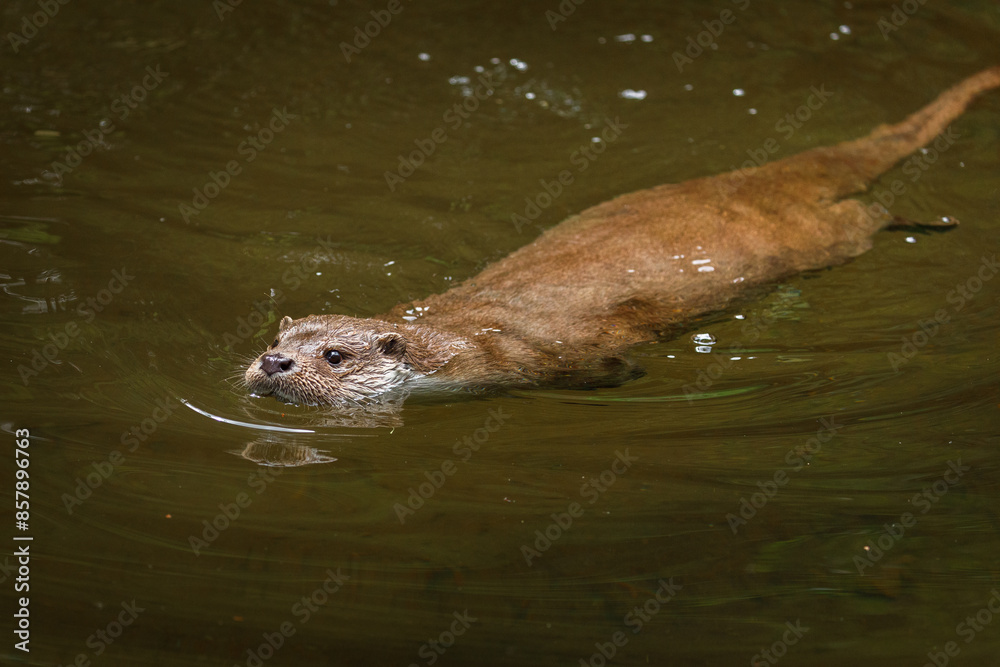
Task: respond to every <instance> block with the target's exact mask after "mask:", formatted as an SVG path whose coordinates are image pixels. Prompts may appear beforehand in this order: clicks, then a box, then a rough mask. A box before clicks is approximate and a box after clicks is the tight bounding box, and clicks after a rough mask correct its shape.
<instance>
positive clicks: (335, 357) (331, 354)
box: [323, 350, 344, 366]
mask: <svg viewBox="0 0 1000 667" xmlns="http://www.w3.org/2000/svg"><path fill="white" fill-rule="evenodd" d="M323 358H324V359H326V360H327V361H329V362H330V365H331V366H336V365H337V364H339V363H340V362H341V361H343V360H344V355H342V354H341V353H340V351H339V350H327V351H326V352H324V353H323Z"/></svg>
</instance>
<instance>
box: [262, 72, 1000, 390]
mask: <svg viewBox="0 0 1000 667" xmlns="http://www.w3.org/2000/svg"><path fill="white" fill-rule="evenodd" d="M997 86H1000V67H994V68H991V69H988V70H985V71H983V72H980V73H979V74H976V75H974V76H972V77H970V78H969V79H966V80H965V81H963V82H962V83H959V84H958V85H956V86H954V87H952V88H950V89H949V90H947V91H945V92H944V93H942V94H941V95H940V96H939V97H938V98H937V99H936V100H935V101H933V102H932V103H930V104H929V105H927V106H926V107H924V108H923V109H921V110H920V111H917V112H916V113H914V114H912V115H911V116H909V117H908V118H906V119H905V120H903V121H902V122H900V123H898V124H895V125H882V126H879V127H877V128H876V129H875V130H874V131H872V132H871V133H870V134H869V135H868V136H866V137H863V138H861V139H856V140H853V141H847V142H843V143H840V144H837V145H835V146H832V147H823V148H815V149H812V150H809V151H806V152H804V153H800V154H798V155H794V156H791V157H788V158H785V159H783V160H779V161H776V162H772V163H768V164H765V165H764V166H762V167H760V168H759V169H757V170H756V171H755V172H754V173H752V174H750V175H745V174H742V173H738V172H732V173H727V174H720V175H717V176H712V177H708V178H699V179H694V180H690V181H685V182H683V183H680V184H676V185H661V186H658V187H654V188H650V189H648V190H641V191H639V192H634V193H631V194H627V195H624V196H621V197H617V198H615V199H612V200H610V201H607V202H605V203H603V204H599V205H597V206H594V207H592V208H589V209H587V210H586V211H583V212H582V213H580V214H579V215H576V216H573V217H571V218H569V219H567V220H565V221H563V222H562V223H560V224H559V225H557V226H555V227H553V228H551V229H549V230H548V231H546V232H544V233H543V234H542V235H541V236H540V237H539V238H538V239H536V240H535V241H534V242H532V243H530V244H528V245H527V246H524V247H523V248H521V249H519V250H517V251H515V252H513V253H511V254H510V255H508V256H507V257H505V258H504V259H502V260H500V261H498V262H496V263H494V264H492V265H490V266H488V267H486V269H485V270H483V271H482V272H481V273H479V274H478V275H476V276H475V277H473V278H470V279H468V280H466V281H465V282H463V283H461V284H459V285H457V286H456V287H454V288H453V289H451V290H449V291H447V292H445V293H443V294H436V295H433V296H430V297H428V298H426V299H423V300H420V301H416V302H414V303H412V304H400V305H398V306H396V307H395V308H393V309H392V310H390V311H389V312H388V313H385V314H384V315H381V316H377V317H375V318H371V319H368V320H362V319H356V318H349V317H343V316H337V315H325V316H310V317H307V318H304V319H301V320H297V321H295V322H289V323H285V324H283V326H282V333H281V334H280V335H279V345H278V346H277V347H276V348H274V349H272V350H269V353H271V354H287V355H293V356H295V357H296V359H300V361H299V362H297V363H298V364H299V367H300V368H306V369H311V370H312V371H313V372H314V373H317V374H321V375H322V376H323V377H322V378H316V377H311V378H309V380H311V381H313V382H312V384H314V385H315V384H318V385H319V386H320V387H322V388H321V389H315V390H314V389H311V390H309V391H306V392H299V393H297V394H296V395H295V396H292V395H291V394H290V393H288V392H285V391H283V390H280V388H279V387H278V385H279V384H282V383H283V384H285V385H287V386H293V385H295V384H296V383H298V384H302V383H303V382H304V381H305V379H306V377H307V376H308V375H310V374H308V373H301V374H299V375H300V377H299V378H296V377H294V376H295V375H296V373H290V374H289V375H288V376H287V377H284V378H281V377H276V376H267V375H266V374H265V373H263V372H262V371H261V369H260V360H261V359H262V358H263V356H264V355H262V356H261V358H259V359H258V360H257V361H255V362H254V364H252V365H251V367H250V368H249V369H248V370H247V373H246V379H247V383H248V386H249V387H250V389H251V390H252V391H255V392H257V393H274V394H275V395H276V396H278V397H283V398H286V399H292V400H297V402H312V403H327V404H336V403H341V402H343V401H344V399H345V397H346V396H347V394H345V392H344V391H342V387H341V385H339V384H338V383H337V382H338V381H337V375H336V373H343V369H336V370H335V372H334V374H332V375H331V374H330V373H329V370H330V369H329V368H327V367H324V366H323V365H322V364H325V363H326V362H325V361H323V360H322V359H320V361H321V362H322V364H316V363H311V362H310V363H309V364H307V363H306V359H305V357H304V355H303V353H306V355H310V354H311V355H313V356H315V352H316V351H317V350H319V351H322V350H324V349H334V348H337V347H338V346H343V345H344V344H345V343H346V342H349V341H354V340H355V339H358V335H359V334H361V333H362V332H365V331H368V332H370V333H371V335H369V336H367V338H368V339H372V340H373V339H374V337H377V336H376V334H378V335H384V334H386V333H387V332H396V333H397V334H398V336H399V341H398V344H397V345H395V346H393V348H392V349H391V350H390V352H391V354H389V355H384V354H383V355H381V357H379V354H380V353H379V352H378V350H377V346H375V347H371V348H370V349H369V353H366V354H367V356H366V354H356V356H355V357H354V359H355V362H356V367H355V371H356V372H357V373H359V375H358V376H357V377H358V378H360V379H362V381H363V383H364V378H365V375H366V374H368V375H369V380H372V382H371V384H372V388H373V389H375V385H378V390H377V391H373V392H371V394H370V395H377V394H380V393H382V390H383V387H382V385H383V384H384V383H382V382H381V381H379V382H375V381H374V380H375V379H376V378H375V376H376V375H377V374H379V373H383V372H384V368H385V367H386V365H385V364H377V365H378V366H379V370H377V369H376V368H375V366H373V365H371V364H372V363H373V361H374V360H376V359H377V360H379V361H390V362H392V363H395V364H398V365H405V366H408V367H409V369H411V370H413V371H414V372H413V373H412V374H411V376H412V377H411V378H409V379H407V380H405V381H406V382H411V381H413V380H418V379H420V378H425V381H426V380H433V381H434V382H435V383H437V384H441V385H449V384H454V385H493V384H504V385H519V384H521V385H523V384H538V383H545V382H551V381H553V380H555V379H557V378H561V377H566V376H567V375H570V376H571V375H573V373H574V372H576V371H578V370H582V369H587V368H593V367H594V365H595V364H599V363H600V362H601V361H602V360H608V359H613V358H615V357H616V355H618V354H619V353H620V352H621V351H622V350H623V349H624V348H625V347H627V346H629V345H634V344H636V343H639V342H643V341H649V340H652V339H654V338H657V337H658V336H662V335H664V334H665V333H668V332H669V331H670V330H671V329H672V328H673V327H677V326H679V325H682V324H683V322H684V321H685V320H689V319H690V318H692V317H694V316H697V315H700V314H704V313H708V312H711V311H714V310H718V309H720V308H723V307H725V306H726V304H727V303H729V302H730V301H731V300H732V299H733V298H735V297H737V296H739V295H740V294H742V293H745V292H746V290H747V289H748V288H752V287H754V286H758V285H761V284H765V283H769V282H773V281H775V280H778V279H780V278H782V277H785V276H789V275H792V274H794V273H798V272H801V271H806V270H810V269H819V268H823V267H827V266H831V265H835V264H840V263H843V262H845V261H847V260H849V259H850V258H852V257H856V256H857V255H859V254H861V253H863V252H865V251H866V250H868V249H869V248H870V247H871V243H872V242H871V237H872V235H873V234H874V233H875V232H877V231H878V230H879V229H882V228H883V227H885V226H887V225H888V224H889V223H891V222H892V219H891V217H890V216H888V215H887V214H886V213H884V212H878V211H875V212H874V213H873V209H872V208H870V207H869V206H866V205H864V204H862V203H861V202H860V201H858V200H857V199H853V198H851V197H850V195H852V194H856V193H860V192H863V191H865V190H866V189H867V188H868V186H869V184H870V183H871V182H872V180H874V179H875V178H876V177H877V176H879V175H880V174H882V173H884V172H885V171H887V170H888V169H890V168H891V167H892V166H893V165H895V164H896V163H898V162H899V161H900V160H901V159H902V158H904V157H906V156H907V155H909V154H910V153H912V152H914V151H915V150H917V149H918V148H920V147H922V146H924V145H926V144H927V143H929V142H931V141H932V140H933V139H934V137H936V136H937V135H938V134H940V133H941V132H942V131H944V130H945V129H946V127H947V125H948V123H950V122H951V121H952V120H953V119H954V118H956V117H957V116H959V115H960V114H961V113H962V112H963V111H964V110H965V108H966V106H967V105H968V104H969V102H970V101H971V100H972V99H973V98H974V97H975V96H976V95H978V94H979V93H981V92H983V91H985V90H988V89H991V88H995V87H997ZM706 259H707V260H710V262H706V263H697V264H696V263H693V262H695V261H697V260H706ZM704 267H712V269H713V270H711V271H706V270H699V268H704ZM417 308H419V309H417ZM415 313H420V315H419V317H417V318H416V320H415V321H413V322H410V321H409V320H412V319H413V318H414V314H415ZM307 331H308V334H305V335H303V334H304V332H307ZM338 332H340V333H338ZM345 333H349V334H350V335H348V336H346V337H345V336H344V334H345ZM310 337H311V338H310ZM359 340H360V339H359ZM303 341H308V344H307V345H306V346H305V347H303ZM369 342H370V341H369ZM352 344H353V343H352ZM306 348H308V351H307V350H306ZM265 354H267V353H265ZM373 355H374V356H373ZM382 357H387V359H383V358H382ZM390 366H391V364H390ZM277 375H281V374H277ZM317 381H318V382H317ZM351 392H354V389H353V388H352V390H351ZM301 399H306V400H301ZM351 400H356V399H355V398H354V397H353V396H352V397H351Z"/></svg>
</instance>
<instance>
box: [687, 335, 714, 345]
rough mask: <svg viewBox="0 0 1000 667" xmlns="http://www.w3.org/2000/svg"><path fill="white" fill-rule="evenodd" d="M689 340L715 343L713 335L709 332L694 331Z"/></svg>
mask: <svg viewBox="0 0 1000 667" xmlns="http://www.w3.org/2000/svg"><path fill="white" fill-rule="evenodd" d="M691 340H693V341H694V342H695V343H697V344H698V345H715V343H716V340H715V336H713V335H712V334H710V333H696V334H694V335H692V336H691Z"/></svg>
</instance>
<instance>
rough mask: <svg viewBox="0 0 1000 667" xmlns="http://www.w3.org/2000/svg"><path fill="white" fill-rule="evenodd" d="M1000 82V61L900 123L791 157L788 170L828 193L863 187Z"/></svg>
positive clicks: (836, 196)
mask: <svg viewBox="0 0 1000 667" xmlns="http://www.w3.org/2000/svg"><path fill="white" fill-rule="evenodd" d="M998 87H1000V66H996V67H991V68H989V69H986V70H983V71H982V72H979V73H978V74H974V75H973V76H971V77H969V78H968V79H965V80H964V81H962V82H961V83H959V84H957V85H955V86H952V87H951V88H949V89H948V90H946V91H944V92H943V93H941V94H940V95H938V97H937V99H936V100H934V101H933V102H931V103H930V104H928V105H927V106H925V107H924V108H922V109H920V110H919V111H917V112H916V113H913V114H911V115H910V116H908V117H907V118H906V119H905V120H903V121H902V122H900V123H896V124H895V125H879V126H878V127H876V128H875V129H874V130H872V132H871V133H870V134H869V135H868V136H866V137H862V138H860V139H855V140H853V141H845V142H843V143H840V144H837V145H835V146H830V147H828V148H817V149H813V150H811V151H806V152H805V153H800V154H799V155H797V156H793V157H792V158H790V159H789V164H787V165H785V168H784V169H783V171H785V172H786V173H789V174H790V173H794V172H796V171H798V172H799V173H800V174H802V176H805V177H807V178H815V179H816V181H815V182H816V185H817V186H819V185H820V183H821V182H822V183H823V185H822V186H820V187H822V189H823V190H824V191H825V192H824V195H825V196H826V197H830V198H834V199H839V198H842V197H845V196H847V195H849V194H852V193H855V192H861V191H864V190H866V189H867V188H868V185H869V184H870V183H871V182H872V181H873V180H874V179H875V178H877V177H878V176H880V175H881V174H883V173H885V172H886V171H888V170H889V169H891V168H892V167H893V166H894V165H896V163H898V162H899V161H900V160H902V159H903V158H905V157H906V156H907V155H910V154H911V153H913V152H914V151H916V150H917V149H919V148H921V147H923V146H925V145H926V144H928V143H929V142H930V141H931V140H932V139H934V137H935V136H937V135H939V134H941V133H942V132H943V131H944V130H945V129H946V128H947V127H948V124H949V123H951V121H953V120H954V119H955V118H957V117H958V116H960V115H962V112H964V111H965V108H966V107H967V106H968V105H969V103H970V102H971V101H972V100H973V99H974V98H975V97H976V96H977V95H979V94H980V93H982V92H984V91H987V90H990V89H992V88H998Z"/></svg>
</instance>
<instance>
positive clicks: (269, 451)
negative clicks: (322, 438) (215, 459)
mask: <svg viewBox="0 0 1000 667" xmlns="http://www.w3.org/2000/svg"><path fill="white" fill-rule="evenodd" d="M227 451H228V452H229V453H230V454H235V455H236V456H242V457H243V458H245V459H246V460H247V461H253V462H254V463H256V464H258V465H262V466H273V467H275V468H294V467H295V466H308V465H312V464H314V463H333V462H334V461H336V460H337V459H336V458H335V457H333V456H328V455H327V454H326V453H325V452H321V451H319V450H318V449H316V448H315V447H307V446H306V445H293V444H290V443H286V442H268V441H267V440H266V439H264V438H261V439H260V440H258V441H256V442H248V443H247V444H246V447H244V448H243V449H230V450H227Z"/></svg>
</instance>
